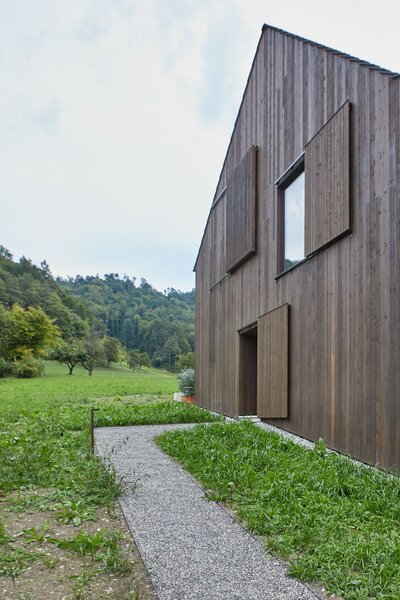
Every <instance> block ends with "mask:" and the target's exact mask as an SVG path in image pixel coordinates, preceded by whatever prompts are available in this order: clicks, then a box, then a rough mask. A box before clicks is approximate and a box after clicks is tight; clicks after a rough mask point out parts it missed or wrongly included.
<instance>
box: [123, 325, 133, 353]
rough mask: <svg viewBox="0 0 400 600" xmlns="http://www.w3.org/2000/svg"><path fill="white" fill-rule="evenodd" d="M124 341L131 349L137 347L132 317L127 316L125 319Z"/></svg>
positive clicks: (126, 346)
mask: <svg viewBox="0 0 400 600" xmlns="http://www.w3.org/2000/svg"><path fill="white" fill-rule="evenodd" d="M122 342H123V344H124V346H125V348H128V350H131V349H132V348H134V347H135V328H134V326H133V323H132V319H130V318H129V317H127V318H126V319H125V320H124V324H123V326H122Z"/></svg>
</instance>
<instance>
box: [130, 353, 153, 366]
mask: <svg viewBox="0 0 400 600" xmlns="http://www.w3.org/2000/svg"><path fill="white" fill-rule="evenodd" d="M128 365H129V368H130V369H141V368H142V367H150V358H149V355H148V354H147V352H140V351H139V350H132V351H131V352H129V354H128Z"/></svg>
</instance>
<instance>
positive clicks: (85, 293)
mask: <svg viewBox="0 0 400 600" xmlns="http://www.w3.org/2000/svg"><path fill="white" fill-rule="evenodd" d="M57 283H58V284H59V286H60V287H61V289H62V290H63V291H64V292H66V293H68V295H72V296H73V297H74V298H76V299H79V300H80V301H84V303H85V305H86V306H88V308H89V310H90V314H91V315H92V318H93V322H94V326H95V328H96V329H97V330H98V331H100V332H101V333H104V334H106V335H109V336H111V337H115V338H117V339H119V340H120V341H121V343H122V344H123V346H125V348H127V349H128V350H131V349H134V348H137V349H138V350H140V351H141V352H147V353H148V355H149V356H150V358H151V361H152V364H153V366H156V367H160V366H166V367H173V365H175V362H176V358H177V356H179V355H180V354H185V353H186V352H191V351H193V350H194V302H195V297H194V290H193V291H191V292H179V291H177V290H174V289H168V290H166V291H165V292H164V293H161V292H159V291H157V290H155V289H154V288H153V287H152V286H151V285H150V284H149V283H148V282H147V281H146V280H145V279H141V280H140V284H139V285H138V286H136V279H135V278H129V277H127V276H124V277H123V278H120V277H119V275H118V273H110V274H108V275H104V277H99V276H98V275H97V276H95V277H93V276H92V277H80V276H79V275H78V276H77V277H75V278H69V279H68V280H63V279H60V278H58V279H57Z"/></svg>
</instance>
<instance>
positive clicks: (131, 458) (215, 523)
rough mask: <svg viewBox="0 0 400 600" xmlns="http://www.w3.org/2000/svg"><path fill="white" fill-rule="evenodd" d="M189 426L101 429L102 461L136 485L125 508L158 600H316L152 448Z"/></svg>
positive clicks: (98, 443)
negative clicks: (167, 433)
mask: <svg viewBox="0 0 400 600" xmlns="http://www.w3.org/2000/svg"><path fill="white" fill-rule="evenodd" d="M190 426H191V425H150V426H136V427H118V428H117V427H114V428H112V427H110V428H101V429H98V430H96V446H97V450H98V452H99V454H100V456H102V457H103V458H106V459H109V460H110V461H111V463H112V464H113V465H114V467H115V468H116V470H117V472H118V474H119V475H123V476H124V477H125V479H126V480H127V482H128V483H130V484H134V485H133V486H130V487H131V488H132V490H131V491H128V492H127V493H126V494H125V495H124V496H123V497H122V498H121V500H120V503H121V507H122V510H123V512H124V515H125V518H126V521H127V523H128V525H129V528H130V530H131V532H132V535H133V537H134V539H135V542H136V544H137V546H138V549H139V552H140V554H141V556H142V559H143V561H144V563H145V566H146V568H147V570H148V572H149V574H150V577H151V579H152V581H153V584H154V587H155V589H156V592H157V594H158V597H159V598H160V600H208V599H209V600H211V599H212V600H256V599H257V600H261V599H262V600H267V599H271V600H317V596H316V595H315V594H314V593H313V592H312V591H311V590H310V589H309V588H308V587H306V586H305V585H303V584H301V583H300V582H298V581H296V580H294V579H291V578H289V577H288V576H287V575H286V573H285V568H284V566H283V565H282V564H281V563H280V562H279V561H278V560H276V559H274V558H271V557H270V556H268V554H267V553H266V551H265V550H264V547H263V544H262V543H261V542H260V541H258V540H257V539H256V538H255V537H253V536H252V535H251V534H249V533H248V532H246V531H245V529H244V528H243V527H242V526H241V525H239V524H238V523H237V522H236V521H235V520H234V519H233V518H232V517H231V516H230V515H229V514H228V513H227V512H226V511H225V510H224V509H223V508H221V507H220V506H219V505H218V504H217V503H215V502H210V501H208V500H206V499H205V497H204V489H203V488H202V487H201V486H200V485H199V484H198V483H197V482H196V481H195V480H194V479H193V478H192V477H191V476H190V475H189V474H188V473H187V472H186V471H185V470H184V469H183V468H182V467H180V465H178V464H177V463H176V462H175V461H174V460H172V459H171V458H169V457H168V456H166V455H165V454H163V453H162V452H161V450H160V449H159V448H158V447H157V446H156V444H155V443H154V441H153V440H154V437H155V436H156V435H158V434H159V433H162V432H163V431H167V430H171V429H176V428H178V427H179V428H184V427H190ZM128 488H129V486H128Z"/></svg>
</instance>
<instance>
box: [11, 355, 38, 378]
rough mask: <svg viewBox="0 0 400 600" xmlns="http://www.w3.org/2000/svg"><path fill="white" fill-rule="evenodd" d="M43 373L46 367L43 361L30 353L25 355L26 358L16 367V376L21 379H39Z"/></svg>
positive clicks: (18, 362)
mask: <svg viewBox="0 0 400 600" xmlns="http://www.w3.org/2000/svg"><path fill="white" fill-rule="evenodd" d="M43 371H44V366H43V363H42V361H41V360H38V359H37V358H34V357H33V356H32V354H30V353H26V354H24V356H23V357H22V358H21V359H20V360H19V361H17V362H16V363H15V365H14V375H15V376H16V377H19V378H21V379H30V378H31V377H38V376H39V375H41V374H42V373H43Z"/></svg>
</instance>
